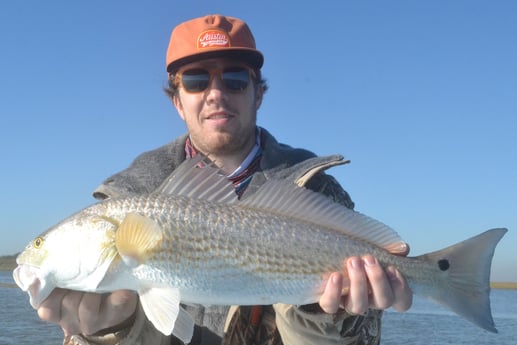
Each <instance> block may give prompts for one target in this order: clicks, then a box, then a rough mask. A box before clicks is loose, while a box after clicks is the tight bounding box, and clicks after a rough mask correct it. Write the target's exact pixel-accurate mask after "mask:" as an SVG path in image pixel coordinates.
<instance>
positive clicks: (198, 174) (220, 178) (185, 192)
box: [154, 155, 238, 203]
mask: <svg viewBox="0 0 517 345" xmlns="http://www.w3.org/2000/svg"><path fill="white" fill-rule="evenodd" d="M199 165H202V167H200V166H199ZM154 193H157V194H165V195H178V196H187V197H190V198H193V199H203V200H206V201H212V202H219V203H233V202H237V200H238V199H237V194H236V193H235V189H234V188H233V185H232V183H231V182H229V181H228V178H227V177H226V176H225V175H224V173H223V172H222V171H221V170H220V169H219V168H217V167H216V166H215V165H214V164H213V163H212V162H209V161H208V160H207V158H206V157H204V156H202V155H198V156H196V157H194V158H191V159H187V160H186V161H185V162H183V163H182V164H181V165H180V166H179V167H178V168H176V169H175V170H174V171H173V172H172V173H171V174H170V175H169V177H167V178H166V179H165V181H163V183H162V184H161V185H160V187H158V188H157V189H156V190H155V191H154Z"/></svg>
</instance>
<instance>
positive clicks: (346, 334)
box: [273, 304, 382, 345]
mask: <svg viewBox="0 0 517 345" xmlns="http://www.w3.org/2000/svg"><path fill="white" fill-rule="evenodd" d="M273 307H274V309H275V312H276V325H277V329H278V332H279V333H280V335H281V337H282V342H283V345H298V344H321V345H351V344H354V345H378V344H379V343H380V330H381V315H382V311H378V310H370V311H369V312H368V314H367V315H364V316H363V315H361V316H358V315H349V314H347V313H346V312H344V311H342V312H338V313H336V314H325V313H323V312H320V313H312V312H307V311H305V310H303V309H302V308H299V307H297V306H294V305H288V304H275V305H274V306H273Z"/></svg>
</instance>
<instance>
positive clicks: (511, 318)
mask: <svg viewBox="0 0 517 345" xmlns="http://www.w3.org/2000/svg"><path fill="white" fill-rule="evenodd" d="M4 284H14V281H13V279H12V275H11V272H1V271H0V308H1V310H2V313H0V345H13V344H43V345H47V344H62V341H63V338H62V332H61V330H60V329H59V327H57V326H55V325H49V324H47V323H45V322H43V321H41V320H40V319H39V318H38V316H37V315H36V312H35V310H34V309H32V307H31V306H30V304H29V298H28V295H27V294H26V293H25V292H23V291H21V290H20V289H18V288H11V287H4ZM491 300H492V313H493V316H494V320H495V324H496V327H497V329H498V330H499V333H498V334H492V333H490V332H486V331H484V330H482V329H480V328H478V327H476V326H474V325H472V324H471V323H469V322H467V321H465V320H463V319H461V318H459V317H458V316H456V315H454V314H452V313H451V312H449V311H447V310H445V309H443V308H441V307H439V306H436V305H435V304H433V303H432V302H429V301H426V300H423V299H420V298H418V297H415V300H414V302H413V307H412V308H411V310H410V311H408V312H406V313H397V312H394V311H387V312H386V313H385V316H384V319H383V320H384V321H383V329H382V333H383V337H382V338H383V340H382V345H399V344H411V345H443V344H455V345H461V344H469V345H472V344H498V345H515V344H517V341H516V340H515V339H516V335H515V332H516V331H517V290H492V295H491Z"/></svg>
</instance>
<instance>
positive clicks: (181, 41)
mask: <svg viewBox="0 0 517 345" xmlns="http://www.w3.org/2000/svg"><path fill="white" fill-rule="evenodd" d="M215 57H232V58H236V59H239V60H243V61H245V62H246V63H248V64H250V66H251V67H253V68H257V69H259V68H261V67H262V64H263V63H264V56H263V55H262V53H261V52H260V51H258V50H257V48H256V46H255V39H254V38H253V34H252V33H251V31H250V29H249V27H248V25H247V24H246V23H245V22H243V21H242V20H240V19H238V18H232V17H225V16H222V15H218V14H214V15H208V16H205V17H200V18H195V19H191V20H189V21H186V22H184V23H181V24H179V25H178V26H176V27H175V28H174V30H173V31H172V34H171V39H170V42H169V48H168V49H167V58H166V67H167V72H169V73H172V72H174V71H176V70H177V69H178V68H179V67H181V66H182V65H185V64H188V63H191V62H194V61H198V60H201V59H208V58H215Z"/></svg>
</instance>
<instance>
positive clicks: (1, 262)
mask: <svg viewBox="0 0 517 345" xmlns="http://www.w3.org/2000/svg"><path fill="white" fill-rule="evenodd" d="M17 255H18V254H14V255H6V256H0V271H12V270H14V269H15V268H16V256H17Z"/></svg>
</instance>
